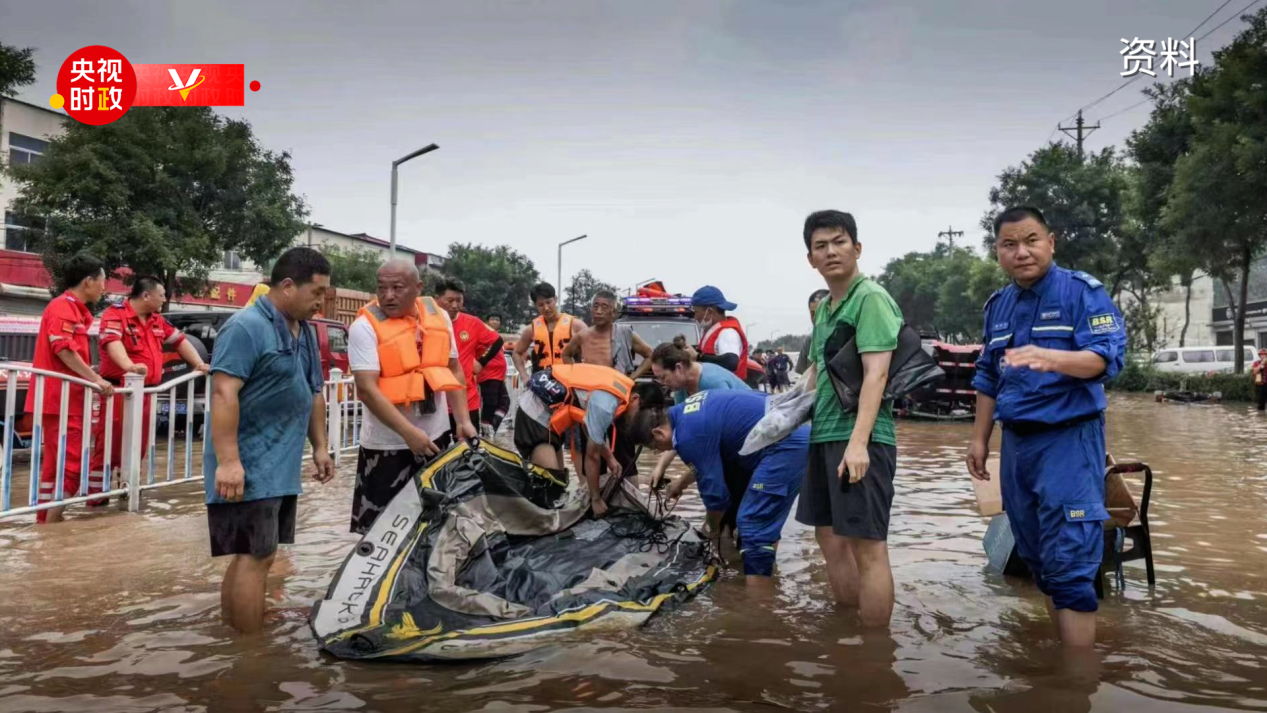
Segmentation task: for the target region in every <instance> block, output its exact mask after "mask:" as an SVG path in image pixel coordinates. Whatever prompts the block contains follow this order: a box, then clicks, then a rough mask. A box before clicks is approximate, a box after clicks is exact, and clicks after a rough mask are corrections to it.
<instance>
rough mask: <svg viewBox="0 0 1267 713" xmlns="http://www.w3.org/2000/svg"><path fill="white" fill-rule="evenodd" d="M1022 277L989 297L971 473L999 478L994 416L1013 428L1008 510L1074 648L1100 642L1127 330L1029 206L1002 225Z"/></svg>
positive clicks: (1005, 483) (1006, 463) (1008, 265)
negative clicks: (1109, 431) (1111, 423)
mask: <svg viewBox="0 0 1267 713" xmlns="http://www.w3.org/2000/svg"><path fill="white" fill-rule="evenodd" d="M994 234H995V236H996V243H995V250H996V252H997V254H998V259H999V265H1000V266H1002V267H1003V269H1004V270H1005V271H1007V273H1008V275H1009V276H1011V278H1012V284H1010V285H1008V286H1007V287H1004V288H1003V289H1001V290H999V291H998V292H995V293H994V294H993V295H992V296H991V297H990V299H989V300H987V301H986V303H985V336H984V338H983V340H982V341H983V348H982V350H981V357H980V359H978V361H977V372H976V377H975V378H974V379H973V382H972V385H973V386H974V387H975V388H976V390H977V417H976V425H975V427H974V428H973V433H972V442H971V445H970V446H969V449H968V458H967V461H968V471H969V472H970V473H971V474H972V477H974V478H977V479H979V480H988V479H989V478H990V476H989V474H988V472H987V471H986V458H987V457H988V456H989V451H990V433H991V431H993V429H994V421H999V422H1000V423H1001V424H1002V425H1003V448H1002V452H1001V453H1000V461H1001V462H1000V471H1001V472H1000V477H1001V483H1000V486H1001V490H1002V494H1003V506H1004V509H1005V510H1006V511H1007V516H1008V519H1009V520H1010V521H1011V525H1012V532H1013V533H1014V534H1015V536H1016V547H1017V551H1018V552H1019V554H1020V556H1021V558H1022V559H1023V560H1024V561H1025V563H1026V564H1027V565H1029V568H1030V571H1031V572H1033V573H1034V580H1035V581H1036V582H1037V584H1038V588H1039V589H1040V590H1041V591H1042V592H1043V594H1044V595H1046V596H1047V608H1048V611H1049V612H1050V613H1051V616H1052V619H1053V620H1054V621H1055V624H1056V630H1057V633H1058V634H1059V636H1060V640H1061V642H1062V643H1063V644H1064V645H1065V646H1066V647H1088V646H1092V645H1093V644H1094V643H1095V611H1096V609H1097V608H1098V602H1097V601H1096V596H1095V577H1096V576H1098V573H1099V566H1100V559H1101V557H1102V553H1103V547H1104V535H1103V532H1102V530H1101V524H1100V523H1101V522H1102V521H1104V520H1107V519H1108V517H1109V515H1108V512H1107V511H1106V510H1105V508H1104V466H1105V446H1104V409H1105V407H1106V400H1105V395H1104V382H1105V381H1106V380H1107V379H1110V378H1112V377H1113V376H1114V375H1115V374H1117V373H1118V371H1120V370H1121V368H1122V363H1123V352H1124V351H1125V349H1126V328H1125V325H1124V324H1123V322H1122V315H1121V313H1120V312H1119V311H1118V309H1117V307H1116V306H1115V305H1114V304H1113V301H1112V299H1110V297H1109V294H1108V292H1107V291H1106V290H1105V289H1104V286H1103V285H1102V284H1100V282H1099V280H1096V279H1095V278H1094V277H1092V276H1090V275H1088V274H1086V273H1084V272H1076V271H1072V270H1066V269H1064V268H1062V267H1059V266H1057V265H1056V264H1055V263H1054V262H1052V256H1053V254H1054V252H1055V239H1054V238H1053V237H1052V234H1051V232H1050V231H1049V230H1048V228H1047V223H1046V221H1045V220H1044V219H1043V214H1042V213H1041V212H1039V211H1038V209H1036V208H1032V207H1029V206H1019V207H1015V208H1009V209H1008V210H1005V211H1003V212H1002V213H1000V214H999V216H998V218H996V219H995V221H994Z"/></svg>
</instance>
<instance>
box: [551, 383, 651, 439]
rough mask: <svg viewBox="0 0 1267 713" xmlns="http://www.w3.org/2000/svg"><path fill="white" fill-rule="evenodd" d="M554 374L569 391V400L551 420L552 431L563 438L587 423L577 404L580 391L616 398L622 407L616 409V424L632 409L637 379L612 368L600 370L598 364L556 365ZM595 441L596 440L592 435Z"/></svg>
mask: <svg viewBox="0 0 1267 713" xmlns="http://www.w3.org/2000/svg"><path fill="white" fill-rule="evenodd" d="M550 374H551V375H552V376H553V377H554V380H555V381H557V382H559V383H560V384H562V385H563V386H564V387H565V388H567V390H568V393H567V396H565V397H563V402H562V403H560V404H559V405H557V406H555V407H554V414H553V415H551V416H550V428H551V430H553V431H554V432H555V433H558V434H560V435H562V434H564V433H566V432H567V430H568V429H569V428H571V427H572V426H575V425H576V424H578V423H582V422H584V421H585V409H584V408H582V407H581V406H580V405H579V404H578V403H577V402H576V390H577V389H580V390H581V391H588V392H590V393H593V392H595V391H605V392H607V393H609V394H611V395H612V396H615V397H616V398H617V400H619V401H620V405H619V406H617V407H616V414H615V416H614V417H613V420H614V419H616V418H620V416H621V414H623V413H624V412H625V410H626V409H628V408H629V397H630V395H632V394H633V387H634V382H633V379H630V378H629V377H627V376H625V375H624V374H622V373H620V372H619V371H616V370H615V369H613V368H611V367H609V366H599V365H598V364H555V365H554V366H553V367H552V368H551V369H550ZM615 430H616V426H615V424H614V423H613V424H612V444H613V445H615V441H616V434H615ZM590 436H591V437H596V436H594V434H590Z"/></svg>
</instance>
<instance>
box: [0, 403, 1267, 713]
mask: <svg viewBox="0 0 1267 713" xmlns="http://www.w3.org/2000/svg"><path fill="white" fill-rule="evenodd" d="M967 438H968V427H966V426H959V425H947V424H916V423H903V424H901V425H900V432H899V440H900V443H901V445H900V446H899V450H898V454H899V471H898V482H897V499H896V502H895V506H894V508H895V511H894V514H893V528H892V534H891V537H890V543H891V547H892V558H893V563H894V576H895V579H896V582H897V610H896V612H895V614H894V618H893V626H892V631H891V633H890V634H887V635H876V634H874V633H869V632H865V631H863V630H862V629H860V628H858V627H857V625H856V623H855V622H854V619H853V616H852V614H851V613H850V612H847V611H840V610H837V609H836V607H835V606H834V605H833V604H831V603H830V597H829V594H828V588H827V582H826V577H825V573H824V572H823V570H822V568H821V566H820V564H819V558H818V554H817V551H816V546H815V544H814V540H813V535H812V533H811V532H810V531H809V530H808V529H807V528H803V527H801V526H799V525H797V524H795V523H789V524H788V526H787V528H786V531H785V533H784V540H783V542H782V543H781V545H780V547H779V555H778V558H779V559H778V562H779V565H778V566H779V583H778V593H777V594H776V595H775V596H774V597H773V598H770V599H761V598H754V597H752V596H749V594H748V593H747V592H746V590H745V588H744V586H743V578H742V577H741V576H739V575H738V574H737V573H734V572H732V573H730V574H729V575H728V576H727V577H725V578H723V580H722V581H721V582H719V583H718V584H717V585H715V586H713V587H711V588H710V589H708V590H707V591H706V592H705V593H704V594H703V595H702V596H700V597H699V598H697V599H696V600H694V601H693V602H691V603H690V604H688V605H687V606H686V607H685V608H684V609H681V610H678V611H676V612H671V613H668V614H667V615H665V616H658V617H656V618H654V619H652V620H651V622H650V623H649V624H648V626H646V627H644V628H642V629H639V630H636V631H629V632H603V633H601V634H595V635H593V636H578V637H577V638H576V639H574V640H572V641H567V642H562V643H558V644H553V645H550V646H547V647H544V648H542V649H539V650H537V651H534V652H531V653H529V654H526V655H523V656H519V657H516V658H511V659H506V660H501V661H489V662H481V663H474V664H467V665H443V666H425V665H405V664H394V663H386V664H372V663H345V662H341V661H337V660H333V659H330V658H327V657H324V656H322V655H320V654H319V653H318V651H317V649H316V645H315V643H314V641H313V638H312V635H311V632H310V631H309V630H308V625H307V613H308V609H309V607H310V606H311V604H312V602H313V600H314V599H316V598H317V597H319V596H321V595H322V594H323V593H324V591H325V587H326V586H327V585H328V584H329V582H330V579H331V577H332V576H333V573H334V570H335V569H336V568H337V567H338V566H339V564H340V563H341V562H342V559H343V557H344V555H345V554H346V553H347V551H348V549H349V548H350V547H351V546H352V544H353V543H354V541H355V539H354V538H353V537H352V536H350V535H348V534H347V532H346V527H347V524H346V523H347V509H348V507H349V503H350V498H351V486H352V482H351V481H352V478H351V463H350V462H348V461H345V463H346V464H347V465H346V467H345V472H344V477H343V478H341V479H340V480H339V481H338V482H337V483H336V484H333V485H331V486H329V487H324V488H323V487H320V486H316V485H311V486H310V487H309V492H308V494H307V495H306V496H305V497H304V499H303V500H302V503H301V507H300V526H299V532H298V541H297V543H296V544H295V546H293V547H291V548H289V549H287V550H283V554H281V555H279V557H278V560H277V564H276V565H275V567H274V571H273V573H272V575H271V576H270V578H269V583H268V586H269V602H270V605H271V606H272V607H274V613H273V615H272V618H271V619H270V620H269V621H268V624H267V628H266V631H265V633H263V634H261V635H259V636H255V637H249V638H235V637H234V636H232V635H231V632H230V631H228V630H227V629H225V628H224V627H223V626H221V624H220V623H219V612H218V604H219V603H218V599H217V596H218V595H217V591H218V590H217V586H218V582H219V578H220V575H221V573H222V570H223V566H224V565H223V563H220V562H213V561H211V560H210V559H209V558H208V557H207V554H206V553H207V535H206V524H205V517H204V510H203V508H202V506H201V504H200V502H201V499H200V494H201V488H199V487H197V486H194V487H193V488H189V489H188V490H187V491H183V492H179V493H169V492H160V493H159V494H158V496H157V498H156V499H157V500H158V502H157V503H156V502H155V501H154V500H151V501H150V504H152V505H158V506H159V507H147V509H146V511H145V512H144V513H143V514H141V515H128V514H120V513H111V514H103V515H95V516H90V517H84V516H79V517H76V518H74V519H73V520H72V521H71V522H68V523H66V524H65V525H63V526H59V527H56V528H48V529H44V530H40V531H36V530H35V528H34V527H32V526H30V525H28V524H27V523H25V522H23V523H11V524H0V572H3V573H4V574H3V576H2V577H0V711H67V710H69V711H78V710H83V711H128V712H129V713H131V712H133V711H144V710H173V711H175V710H206V709H211V710H253V709H262V708H268V709H275V710H295V709H297V710H313V709H323V710H327V709H328V710H367V711H368V710H420V709H424V710H425V709H437V710H453V711H463V710H488V711H546V710H553V709H556V708H559V707H564V706H566V707H573V706H581V707H584V708H590V709H647V708H663V709H690V710H732V711H743V710H770V709H790V710H901V711H954V710H962V711H1022V712H1023V713H1036V712H1037V711H1045V710H1070V711H1084V710H1112V711H1121V710H1144V709H1146V710H1150V711H1152V710H1161V711H1166V710H1176V711H1177V710H1184V711H1192V710H1202V709H1220V708H1223V709H1226V708H1238V709H1248V710H1263V709H1267V608H1265V607H1264V602H1263V599H1264V597H1267V582H1265V581H1264V577H1267V567H1264V566H1263V564H1264V562H1265V561H1267V560H1264V553H1265V552H1267V519H1265V518H1264V517H1263V513H1264V503H1265V502H1267V418H1264V417H1263V416H1261V415H1259V414H1257V413H1254V412H1252V410H1250V409H1246V408H1244V407H1242V406H1211V407H1193V406H1182V405H1172V404H1165V405H1159V404H1155V403H1153V402H1151V401H1150V400H1148V399H1146V398H1137V397H1126V398H1123V397H1114V398H1113V399H1112V407H1111V411H1110V416H1109V441H1110V443H1111V446H1112V449H1113V452H1114V455H1115V456H1117V457H1118V458H1119V459H1130V458H1141V459H1144V460H1147V461H1148V462H1149V463H1150V464H1151V465H1152V466H1153V469H1154V473H1155V475H1156V481H1155V486H1156V487H1155V489H1154V494H1153V502H1152V523H1153V532H1154V534H1153V537H1154V547H1155V549H1156V558H1157V564H1158V582H1157V586H1156V588H1155V589H1154V590H1153V591H1151V592H1150V591H1149V590H1148V588H1147V587H1146V585H1145V583H1144V574H1143V569H1142V566H1135V565H1142V563H1131V564H1130V565H1128V569H1127V577H1126V578H1127V586H1126V589H1125V591H1116V590H1114V589H1110V591H1109V593H1108V599H1107V600H1105V602H1104V603H1103V606H1102V608H1101V620H1100V627H1099V628H1100V634H1101V644H1100V645H1099V646H1098V647H1097V650H1096V652H1095V654H1094V655H1093V656H1092V657H1091V658H1089V659H1087V660H1081V661H1078V660H1075V661H1070V660H1066V659H1064V658H1063V657H1062V652H1061V650H1060V648H1059V647H1058V646H1056V645H1055V642H1054V640H1053V638H1052V635H1051V630H1050V624H1049V622H1048V620H1047V617H1046V615H1045V613H1044V612H1043V608H1042V600H1041V598H1040V597H1039V595H1038V592H1037V590H1036V589H1035V588H1034V587H1033V585H1031V584H1028V583H1026V582H1024V581H1017V580H1011V579H1007V578H1004V577H1002V576H999V575H995V574H991V573H988V572H986V571H985V569H984V562H985V558H984V555H983V553H982V549H981V536H982V534H983V533H984V531H985V522H984V521H983V520H982V519H981V518H979V517H978V516H977V515H976V511H975V506H974V501H973V496H972V488H971V486H970V485H969V483H968V479H967V477H968V476H967V475H966V473H964V471H963V466H962V465H961V463H962V459H963V455H964V451H965V448H966V443H967ZM677 512H678V513H679V514H682V515H684V516H687V517H691V518H701V517H702V514H703V508H702V506H701V505H700V504H699V501H698V500H697V499H695V498H694V496H693V494H692V495H688V497H687V499H685V500H684V502H683V503H681V505H680V506H679V508H678V511H677Z"/></svg>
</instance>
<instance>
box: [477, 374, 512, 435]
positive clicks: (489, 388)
mask: <svg viewBox="0 0 1267 713" xmlns="http://www.w3.org/2000/svg"><path fill="white" fill-rule="evenodd" d="M508 411H510V393H509V392H508V391H506V382H504V381H502V380H500V379H490V380H488V381H481V382H480V413H479V420H480V422H481V423H486V424H488V425H490V426H492V427H493V428H494V430H496V428H497V427H498V426H500V425H501V422H502V419H503V418H505V417H506V412H508Z"/></svg>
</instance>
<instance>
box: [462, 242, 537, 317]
mask: <svg viewBox="0 0 1267 713" xmlns="http://www.w3.org/2000/svg"><path fill="white" fill-rule="evenodd" d="M444 272H445V274H448V275H452V276H453V277H456V278H458V279H459V280H461V281H462V282H463V283H464V284H465V286H466V311H467V312H470V313H471V314H473V315H476V316H478V317H479V318H481V319H483V318H485V317H487V316H488V315H489V314H492V313H494V312H496V313H498V314H500V315H501V316H502V330H503V331H509V330H512V329H516V328H518V327H521V326H523V325H525V324H527V323H528V322H530V321H532V318H533V317H535V316H536V314H537V312H536V310H535V309H533V306H532V303H531V302H530V301H529V299H528V292H529V291H530V290H532V286H533V285H535V284H537V283H538V282H540V281H541V275H540V274H539V273H538V272H537V267H536V265H534V264H533V263H532V260H530V259H528V256H526V255H524V254H523V253H521V252H518V251H516V250H513V249H512V248H510V247H509V246H507V245H498V246H497V247H494V248H489V247H484V246H483V245H475V244H473V243H471V244H464V243H453V244H452V245H450V246H449V255H448V258H447V259H446V261H445V265H444Z"/></svg>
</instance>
